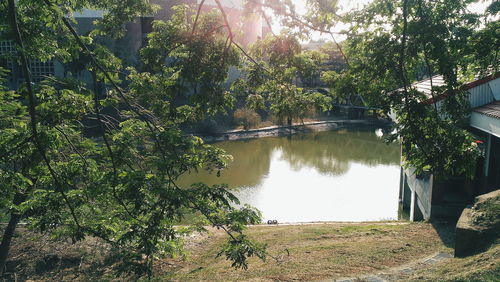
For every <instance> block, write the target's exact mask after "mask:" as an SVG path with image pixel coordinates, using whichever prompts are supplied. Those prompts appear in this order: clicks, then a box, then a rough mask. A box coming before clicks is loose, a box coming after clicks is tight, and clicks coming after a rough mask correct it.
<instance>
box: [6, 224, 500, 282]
mask: <svg viewBox="0 0 500 282" xmlns="http://www.w3.org/2000/svg"><path fill="white" fill-rule="evenodd" d="M247 233H248V234H249V235H250V236H251V237H253V238H255V239H258V240H259V241H260V242H264V243H267V244H268V245H269V252H270V254H271V255H272V256H273V257H274V258H271V257H269V258H268V260H267V262H262V261H259V260H257V259H251V262H250V266H249V269H248V270H235V269H232V268H231V267H230V262H229V261H226V260H225V258H223V257H219V258H217V257H216V255H217V252H218V250H219V249H220V246H221V245H222V244H223V242H224V240H225V239H226V237H225V235H224V233H223V232H222V231H220V230H215V229H210V230H209V232H208V233H207V234H197V235H193V236H192V237H190V238H188V239H187V240H186V248H187V251H188V253H189V254H188V256H187V257H186V258H184V259H181V258H177V259H162V260H159V261H157V263H156V266H155V279H157V280H159V281H163V280H175V281H186V280H189V281H198V280H205V281H227V280H233V281H235V280H258V281H271V280H273V281H277V280H280V281H281V280H322V279H335V278H340V277H354V276H359V275H364V274H371V273H377V272H381V271H388V270H390V269H392V268H395V267H399V266H402V265H405V264H407V263H411V262H413V261H416V260H419V259H423V258H425V257H427V256H429V255H432V254H435V253H436V252H446V253H452V249H451V248H450V247H451V246H452V243H453V242H452V239H453V228H452V226H445V225H442V226H439V225H431V224H428V223H408V222H377V223H354V224H349V223H325V224H306V225H282V226H267V225H262V226H253V227H250V228H249V230H248V232H247ZM498 252H499V247H498V246H496V247H494V248H492V249H491V250H490V251H489V252H487V253H485V254H482V255H481V256H479V257H475V258H466V259H450V262H449V264H448V262H443V263H442V264H439V265H436V266H432V268H431V271H427V270H425V271H424V270H422V271H418V270H417V271H415V272H414V273H412V274H411V275H409V276H405V277H399V278H401V279H402V280H408V279H409V280H443V278H445V277H455V276H456V277H457V278H460V277H462V278H463V277H468V276H467V275H469V276H470V277H475V275H477V272H478V271H479V272H480V273H482V274H481V275H483V276H484V277H486V278H488V277H490V278H491V277H492V276H491V275H498ZM108 255H109V248H108V246H107V245H106V244H104V243H102V242H99V241H96V240H92V239H89V240H87V241H84V242H79V243H77V244H75V245H73V244H71V243H70V242H66V241H64V242H62V241H54V240H50V239H49V238H48V237H45V236H40V235H36V234H33V233H30V232H28V231H26V230H21V231H20V232H19V233H18V236H17V237H16V238H15V241H14V246H13V250H12V255H11V261H10V264H9V268H10V273H11V274H10V278H14V274H13V273H15V277H16V278H17V279H18V280H20V281H22V280H26V279H33V280H39V281H53V280H54V279H57V280H81V281H89V280H92V281H96V280H114V279H117V278H116V277H114V274H113V266H114V262H113V260H110V259H109V256H108ZM495 264H496V265H495ZM495 267H496V270H495ZM495 271H496V272H495ZM489 273H490V274H489ZM450 274H454V275H455V276H450ZM487 275H490V276H487ZM124 279H126V278H124V277H121V280H124Z"/></svg>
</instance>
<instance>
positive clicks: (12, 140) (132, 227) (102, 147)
mask: <svg viewBox="0 0 500 282" xmlns="http://www.w3.org/2000/svg"><path fill="white" fill-rule="evenodd" d="M131 7H134V8H133V9H131ZM83 8H90V9H105V10H106V11H107V12H106V14H105V16H104V17H103V18H102V19H101V20H99V21H98V22H97V25H96V29H95V31H94V32H92V33H91V34H90V35H89V36H81V35H78V34H77V33H76V31H75V29H74V27H73V24H74V23H73V19H72V18H71V15H72V14H73V12H75V11H80V10H81V9H83ZM153 10H154V7H152V6H151V5H149V4H148V3H147V2H146V1H139V0H138V1H113V0H109V1H98V2H95V1H73V2H66V1H55V0H54V1H51V0H47V1H14V0H9V1H7V2H5V1H4V2H2V4H1V5H0V14H1V15H5V17H3V16H2V19H1V21H2V22H1V30H0V32H1V34H2V39H7V40H13V41H14V42H15V46H16V49H15V51H14V52H12V53H11V54H7V55H8V56H10V59H11V60H15V61H16V62H17V63H18V64H19V65H20V66H21V67H22V69H23V71H24V79H25V83H24V84H23V86H21V87H20V88H19V89H15V90H8V89H6V88H5V87H3V86H2V88H0V126H1V128H0V157H1V159H2V162H1V165H0V187H1V191H2V197H1V201H0V210H3V211H7V212H8V214H9V215H10V221H9V224H8V226H7V228H6V230H5V232H4V235H3V237H2V244H1V246H0V272H3V271H4V269H5V268H4V265H5V260H6V258H7V254H8V250H9V246H10V241H11V238H12V235H13V232H14V230H15V227H16V225H17V223H18V222H19V220H21V219H23V220H25V221H26V222H27V223H29V225H30V226H31V227H33V228H35V229H37V230H38V231H41V232H50V233H52V234H54V235H56V236H61V237H70V238H71V239H73V241H78V240H82V239H84V238H85V237H86V236H94V237H98V238H101V239H103V240H105V241H107V242H108V243H110V244H111V245H112V246H113V247H115V248H116V250H117V252H119V253H120V254H121V258H122V261H123V262H124V263H123V268H122V269H121V270H123V271H127V272H133V273H135V274H137V275H143V274H151V270H152V264H153V259H154V257H156V256H172V255H176V254H182V236H183V235H185V234H187V233H189V232H192V231H193V230H203V226H204V225H205V224H210V225H213V226H215V227H218V228H222V229H224V230H226V232H227V233H228V236H229V241H228V243H227V245H225V247H224V248H223V250H222V251H221V255H225V256H226V257H227V258H228V259H230V260H232V261H233V266H235V267H246V266H247V261H246V259H247V257H249V256H258V257H260V258H265V255H266V254H265V246H263V245H260V244H258V243H255V242H252V241H250V240H248V239H247V238H246V236H245V235H244V234H243V233H242V232H243V230H244V228H245V225H247V224H251V223H257V222H260V214H259V212H258V211H256V210H255V209H253V208H250V207H246V206H245V207H242V208H235V206H234V204H235V203H238V200H237V198H236V197H235V196H234V195H233V194H231V192H229V191H228V189H227V186H224V185H215V186H213V187H208V186H206V185H204V184H202V183H199V184H196V185H193V186H192V187H179V186H178V185H177V183H176V180H177V178H178V177H179V176H180V175H182V174H184V173H186V172H189V171H196V170H198V169H207V170H215V171H220V170H221V169H223V168H224V167H225V165H226V161H227V159H228V156H226V155H225V154H224V152H223V151H221V150H219V149H217V148H214V147H212V146H209V145H206V144H204V143H203V141H202V140H201V139H200V138H198V137H196V136H190V135H185V134H183V132H182V131H181V130H180V126H181V125H182V124H184V123H189V122H192V121H196V120H199V119H200V118H202V117H203V116H204V115H210V114H213V113H216V112H217V111H220V110H221V109H222V108H223V107H224V106H226V105H228V104H230V102H231V98H230V96H229V95H228V94H227V92H225V91H224V90H223V88H222V83H223V82H224V81H225V79H226V76H227V71H228V68H229V66H230V65H234V64H236V63H237V58H238V55H237V51H236V50H235V48H234V45H231V44H227V40H226V39H227V36H228V32H227V31H226V30H224V29H219V28H216V27H217V26H220V25H221V24H223V21H221V17H220V15H216V14H208V15H199V14H196V13H194V12H193V11H189V10H188V9H187V8H186V7H181V8H178V11H177V14H176V16H174V17H173V19H172V20H171V21H169V22H157V23H155V25H154V26H155V31H154V32H153V33H152V34H151V35H150V38H149V41H150V44H149V45H148V47H147V48H145V49H144V50H143V52H142V57H143V60H144V67H143V69H134V68H133V67H128V68H127V69H126V70H123V67H122V66H121V64H120V61H119V60H118V59H117V58H115V57H114V56H113V54H111V53H110V52H108V51H106V49H105V47H103V46H97V45H95V44H93V43H92V42H93V41H94V37H96V36H114V37H116V36H120V35H122V34H123V30H122V29H121V27H122V26H123V25H122V24H123V23H126V22H128V21H130V20H131V19H133V18H134V17H137V16H139V15H140V14H147V13H151V12H152V11H153ZM165 39H168V40H165ZM199 52H202V54H200V53H199ZM200 55H201V56H200ZM84 57H85V59H84ZM53 59H56V60H59V61H61V62H63V63H70V62H74V61H80V62H87V65H86V66H85V68H86V69H87V70H89V71H90V72H91V73H92V76H93V77H94V82H98V83H102V84H106V85H107V86H108V87H109V88H110V89H111V90H110V91H108V93H107V96H106V98H105V99H100V96H99V93H98V89H91V90H89V89H86V87H85V85H83V84H82V83H81V82H79V81H77V80H75V79H74V78H72V77H62V78H55V77H49V78H47V79H46V80H44V81H42V82H40V83H35V82H34V81H33V80H32V78H31V74H30V66H29V61H30V60H41V61H48V60H53ZM117 70H118V71H117ZM119 73H121V74H120V75H118V74H119ZM1 76H2V77H4V76H5V71H4V70H3V69H2V71H1ZM3 82H4V80H2V85H3ZM179 97H188V98H189V103H186V102H184V103H183V102H181V101H182V99H179ZM104 109H113V111H114V113H115V114H113V115H109V114H107V112H108V111H104ZM90 120H93V121H94V123H92V124H94V125H95V126H97V130H96V131H97V136H88V135H86V134H83V132H84V131H85V127H86V126H88V124H89V123H88V121H90ZM189 213H199V214H201V215H203V216H204V220H203V221H200V222H199V223H198V224H193V225H192V226H193V227H189V228H188V227H185V228H184V227H179V226H176V225H177V224H178V223H179V222H181V221H182V219H183V217H184V216H185V215H186V214H189Z"/></svg>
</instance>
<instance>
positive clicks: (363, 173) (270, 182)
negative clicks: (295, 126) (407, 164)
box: [180, 128, 400, 223]
mask: <svg viewBox="0 0 500 282" xmlns="http://www.w3.org/2000/svg"><path fill="white" fill-rule="evenodd" d="M380 132H381V131H380V130H379V129H378V130H377V129H376V128H369V129H357V130H346V129H343V130H338V131H327V132H315V133H304V134H297V135H293V136H286V137H268V138H260V139H251V140H244V141H224V142H218V143H215V144H214V145H215V146H217V147H220V148H222V149H224V150H225V151H226V152H228V153H229V154H231V155H232V156H233V157H234V160H233V161H232V162H231V163H230V164H229V167H228V169H226V170H224V171H222V172H221V175H220V177H217V176H216V175H215V173H213V174H208V173H198V174H190V175H186V176H185V177H183V178H182V179H181V180H180V182H181V183H182V184H184V185H186V184H189V183H194V182H204V183H207V184H210V185H212V184H220V183H227V184H229V186H230V187H231V188H232V189H234V190H235V194H236V195H237V196H238V198H239V199H240V201H241V202H242V203H243V204H250V205H252V206H254V207H256V208H258V209H259V210H260V211H261V212H262V214H263V218H264V220H265V221H267V220H277V221H278V222H280V223H283V222H311V221H375V220H395V219H398V193H399V176H400V147H399V145H398V144H386V143H384V141H383V140H382V139H381V137H380V135H381V134H380Z"/></svg>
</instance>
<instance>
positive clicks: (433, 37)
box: [264, 0, 500, 177]
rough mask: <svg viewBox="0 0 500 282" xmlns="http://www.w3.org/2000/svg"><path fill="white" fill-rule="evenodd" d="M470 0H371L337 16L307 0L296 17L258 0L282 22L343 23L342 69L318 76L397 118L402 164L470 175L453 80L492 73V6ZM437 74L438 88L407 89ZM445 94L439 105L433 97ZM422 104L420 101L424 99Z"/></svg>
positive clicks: (318, 26)
mask: <svg viewBox="0 0 500 282" xmlns="http://www.w3.org/2000/svg"><path fill="white" fill-rule="evenodd" d="M475 2H478V1H470V0H461V1H456V0H453V1H451V0H439V1H427V0H402V1H389V0H374V1H372V2H370V4H368V5H367V6H365V7H363V8H362V9H358V10H353V11H350V12H346V13H343V14H342V13H341V12H340V9H339V8H338V5H337V4H338V3H337V1H317V0H309V1H307V3H308V5H307V6H308V7H309V9H308V12H307V13H306V14H305V15H299V14H297V13H296V12H295V9H294V6H293V3H292V1H287V0H283V1H264V6H265V7H267V8H271V9H272V10H273V11H274V13H276V14H277V15H279V16H280V17H281V19H282V20H283V23H284V24H286V25H288V26H289V27H291V28H295V29H294V30H296V31H297V32H301V31H303V30H309V31H315V32H321V33H323V34H327V35H330V36H331V38H332V39H333V40H335V37H336V36H337V33H336V32H334V30H338V28H336V27H337V26H338V25H339V24H345V26H347V28H344V30H343V31H342V34H343V35H344V36H347V39H346V40H345V42H343V43H342V44H337V47H338V48H340V49H339V51H340V52H341V53H342V54H344V55H345V56H344V58H345V61H346V64H347V69H345V70H341V71H335V70H332V71H327V72H324V73H323V74H322V79H323V81H324V82H325V83H326V84H327V85H328V86H329V87H330V88H331V89H332V92H333V93H335V94H336V95H337V96H339V97H341V98H345V99H349V97H352V96H353V95H362V97H363V100H364V101H366V103H367V104H368V105H369V106H373V107H379V108H381V109H383V110H384V111H385V112H386V114H388V115H389V114H390V113H394V114H395V116H396V119H397V123H396V124H395V130H396V131H395V134H394V135H393V139H396V138H398V139H402V140H403V156H404V158H405V163H406V165H407V166H413V167H415V168H416V169H417V172H421V171H423V170H429V171H431V172H432V173H434V174H435V175H438V176H440V177H447V176H450V175H468V176H470V175H471V174H472V173H473V172H474V164H475V161H474V160H475V159H476V158H477V157H478V154H479V152H478V150H477V148H476V147H475V144H474V143H473V142H472V141H473V140H474V138H473V136H472V135H471V134H470V133H469V132H467V131H466V130H465V129H464V128H463V126H464V121H465V120H464V118H465V117H466V116H467V113H468V111H469V109H468V107H469V105H468V101H467V99H466V98H467V97H466V92H465V91H463V90H462V88H461V85H462V84H463V83H464V82H466V81H470V80H471V79H474V78H476V77H483V76H486V75H492V74H496V73H498V71H499V66H500V62H499V60H500V58H499V57H498V46H499V34H498V21H497V20H495V19H496V18H498V3H497V2H496V1H492V2H490V5H489V7H488V8H487V9H486V11H485V12H484V13H483V14H476V13H473V12H471V11H469V10H468V7H469V5H470V4H471V3H475ZM435 74H441V75H442V76H443V77H444V80H445V82H446V85H445V87H441V88H439V87H434V88H433V90H432V93H431V95H430V97H429V96H426V94H425V93H421V92H419V91H417V90H416V89H414V88H413V87H412V83H413V82H415V81H417V80H420V79H422V78H423V77H432V76H433V75H435ZM444 94H445V95H446V97H447V98H446V99H444V100H443V103H442V104H443V106H442V107H439V108H438V107H436V106H435V105H434V103H433V102H431V101H436V100H434V99H433V98H436V97H437V96H441V95H444ZM425 101H427V102H425Z"/></svg>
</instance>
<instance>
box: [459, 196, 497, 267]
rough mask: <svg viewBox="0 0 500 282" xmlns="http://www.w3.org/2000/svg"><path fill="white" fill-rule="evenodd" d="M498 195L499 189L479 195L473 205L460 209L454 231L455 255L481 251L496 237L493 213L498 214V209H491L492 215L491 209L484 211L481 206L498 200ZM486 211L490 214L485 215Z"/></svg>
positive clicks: (495, 219) (462, 255)
mask: <svg viewBox="0 0 500 282" xmlns="http://www.w3.org/2000/svg"><path fill="white" fill-rule="evenodd" d="M499 197H500V190H496V191H493V192H491V193H487V194H484V195H480V196H478V197H476V199H475V204H474V206H473V207H467V208H465V209H464V210H463V211H462V215H461V216H460V218H459V219H458V222H457V226H456V232H455V254H454V255H455V257H464V256H468V255H472V254H474V253H476V252H478V251H481V250H483V249H484V248H485V247H487V246H488V245H489V244H490V243H491V242H492V240H493V239H494V238H496V237H498V234H499V230H498V223H497V220H498V216H496V215H495V214H496V213H497V212H498V214H500V210H499V211H493V213H495V214H493V215H492V214H491V212H492V211H491V210H489V211H485V210H484V208H483V206H486V204H487V203H491V202H495V201H498V200H497V199H498V198H499ZM486 213H490V215H488V216H486ZM490 221H491V222H490ZM489 223H491V224H489Z"/></svg>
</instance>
